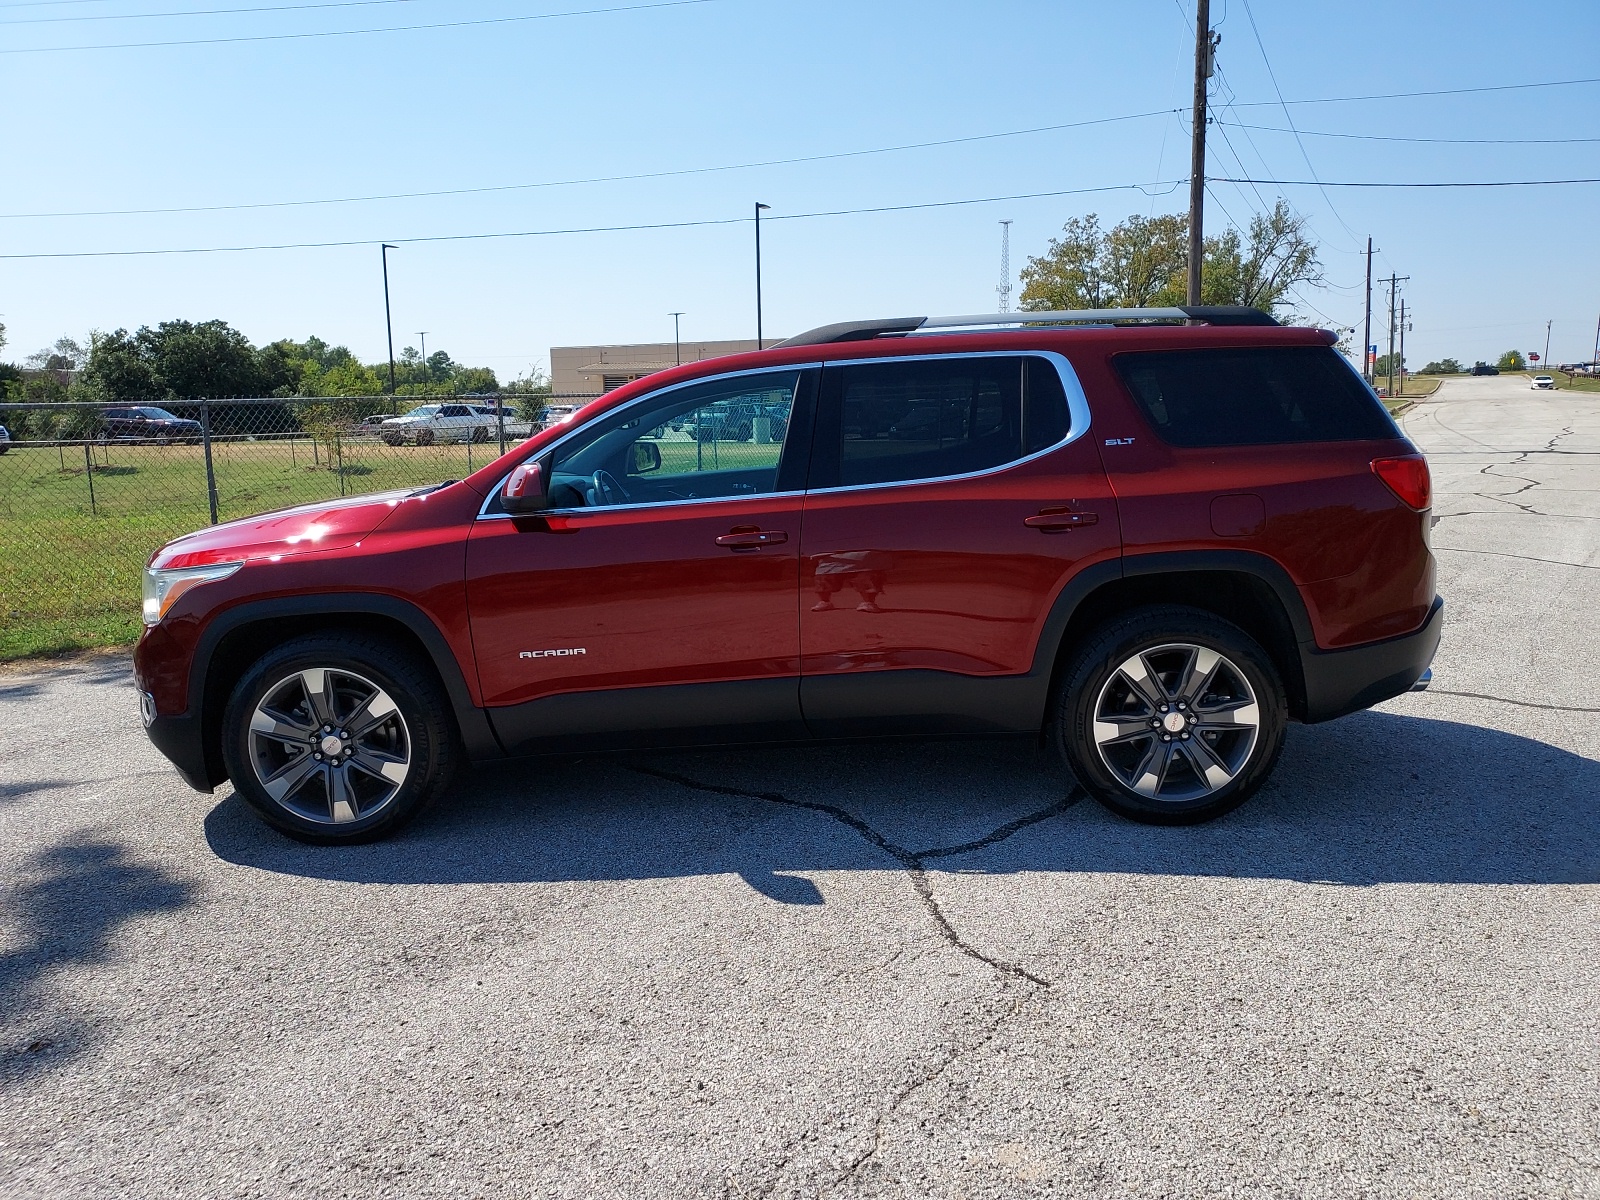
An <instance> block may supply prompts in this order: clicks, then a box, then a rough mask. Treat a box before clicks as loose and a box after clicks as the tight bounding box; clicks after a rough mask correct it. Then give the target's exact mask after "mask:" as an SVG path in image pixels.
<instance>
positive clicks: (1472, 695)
mask: <svg viewBox="0 0 1600 1200" xmlns="http://www.w3.org/2000/svg"><path fill="white" fill-rule="evenodd" d="M1417 695H1419V696H1460V697H1461V698H1463V699H1465V700H1494V701H1496V702H1497V703H1500V704H1515V705H1516V706H1517V707H1518V708H1538V709H1543V710H1545V711H1546V712H1569V713H1600V708H1577V707H1574V706H1572V705H1567V704H1539V703H1536V702H1534V701H1532V700H1513V699H1511V697H1509V696H1491V695H1489V694H1488V693H1487V692H1452V691H1448V690H1446V689H1445V688H1436V687H1430V688H1424V689H1423V690H1422V691H1420V692H1418V693H1417Z"/></svg>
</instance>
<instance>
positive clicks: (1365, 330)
mask: <svg viewBox="0 0 1600 1200" xmlns="http://www.w3.org/2000/svg"><path fill="white" fill-rule="evenodd" d="M1371 353H1372V239H1371V238H1368V239H1367V318H1366V320H1365V321H1363V322H1362V325H1361V378H1363V379H1365V380H1366V381H1367V382H1368V383H1369V384H1370V383H1371V382H1372V360H1371V358H1370V355H1371Z"/></svg>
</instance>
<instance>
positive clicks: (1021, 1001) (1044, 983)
mask: <svg viewBox="0 0 1600 1200" xmlns="http://www.w3.org/2000/svg"><path fill="white" fill-rule="evenodd" d="M627 768H628V770H630V771H633V772H634V773H635V774H639V775H646V776H649V777H651V778H654V779H661V780H665V781H667V782H668V783H675V784H677V785H678V786H679V787H685V788H689V789H692V790H694V791H699V792H709V793H710V794H712V795H714V796H737V797H740V798H742V799H748V800H764V801H766V802H767V803H769V804H779V805H783V806H785V807H787V808H799V809H805V810H806V811H808V812H815V813H821V814H822V815H823V816H827V817H832V818H833V819H834V820H835V821H838V822H839V823H840V824H842V825H844V826H846V827H847V828H849V829H851V830H853V831H854V832H855V833H856V834H857V835H859V836H860V837H862V838H864V839H865V840H866V841H867V842H869V843H871V844H872V845H873V846H875V847H877V848H878V849H879V850H881V851H883V852H884V853H885V854H887V855H888V856H889V857H890V858H893V859H894V860H895V861H896V862H898V863H899V864H900V865H901V866H902V867H903V868H904V869H905V872H906V874H907V875H908V876H909V877H910V879H911V886H912V888H913V890H915V892H916V893H917V899H919V900H920V901H922V905H923V907H924V908H925V909H927V911H928V915H929V916H930V917H931V918H933V923H934V925H935V927H936V928H937V929H938V931H939V936H940V938H941V939H942V940H943V941H944V942H945V943H946V944H947V945H949V946H950V947H952V948H953V949H955V950H958V951H960V952H961V953H962V954H964V955H966V956H967V957H969V958H972V959H976V960H977V961H978V962H981V963H984V964H986V965H988V966H989V967H992V968H993V969H994V970H995V971H997V972H998V973H999V974H1000V976H1001V987H1003V988H1006V989H1010V988H1011V987H1012V986H1013V983H1014V981H1019V980H1020V981H1023V982H1026V983H1031V984H1033V985H1034V989H1035V990H1030V991H1029V992H1027V993H1026V994H1024V995H1020V996H1018V995H1013V996H1012V1000H1011V1005H1010V1007H1009V1008H1007V1009H1006V1010H1005V1011H1004V1012H1001V1013H1000V1014H999V1015H998V1016H996V1017H995V1018H994V1019H992V1020H990V1021H989V1022H987V1023H986V1024H985V1025H984V1026H983V1028H982V1030H981V1032H980V1034H979V1036H978V1037H977V1038H976V1039H974V1040H972V1041H971V1042H969V1043H968V1044H966V1045H964V1046H959V1047H954V1048H952V1049H951V1050H950V1051H949V1052H948V1053H946V1054H945V1055H943V1056H942V1057H941V1058H940V1060H939V1061H938V1062H937V1063H935V1064H934V1065H933V1066H932V1067H931V1068H930V1069H928V1070H925V1071H923V1072H922V1073H921V1074H920V1075H919V1076H918V1077H917V1078H915V1079H913V1080H911V1081H910V1082H909V1083H907V1084H906V1085H905V1086H903V1087H902V1088H901V1089H900V1090H899V1091H898V1092H896V1093H895V1094H894V1096H893V1097H891V1098H890V1099H889V1101H888V1103H886V1104H885V1105H884V1106H883V1107H882V1108H881V1109H880V1110H879V1111H878V1115H877V1117H876V1118H875V1119H874V1121H873V1126H872V1141H871V1143H870V1144H869V1145H867V1146H866V1148H865V1149H863V1150H862V1151H861V1152H860V1153H858V1154H857V1155H856V1156H855V1157H854V1158H852V1159H851V1160H850V1162H849V1163H848V1165H846V1167H845V1168H844V1170H843V1171H841V1172H840V1173H839V1174H838V1175H837V1176H835V1177H834V1179H833V1180H832V1181H831V1182H830V1183H829V1184H827V1185H826V1188H825V1189H824V1190H825V1191H832V1190H833V1189H835V1188H837V1187H839V1186H840V1185H841V1184H844V1183H845V1182H847V1181H848V1180H850V1179H852V1178H854V1177H855V1176H857V1175H858V1174H859V1173H860V1172H861V1170H862V1169H863V1168H864V1167H865V1166H866V1165H867V1164H868V1163H870V1162H871V1161H872V1160H873V1159H874V1158H876V1157H877V1155H878V1152H879V1151H880V1150H881V1149H882V1148H883V1136H884V1131H885V1129H886V1127H887V1126H888V1124H889V1122H890V1121H891V1120H892V1119H893V1118H894V1116H895V1114H896V1113H898V1112H899V1111H900V1108H901V1106H902V1105H904V1104H905V1102H906V1101H907V1100H909V1099H910V1098H911V1097H912V1096H914V1095H916V1093H917V1092H919V1091H921V1090H922V1089H923V1088H925V1087H927V1086H928V1085H929V1084H930V1083H932V1082H934V1081H935V1080H936V1079H938V1078H939V1077H940V1076H941V1075H943V1074H944V1073H945V1072H946V1071H948V1070H949V1069H950V1068H951V1067H952V1066H954V1065H955V1064H956V1063H957V1062H959V1061H961V1060H962V1059H964V1058H967V1057H968V1056H970V1055H973V1054H976V1053H978V1052H979V1051H981V1050H982V1049H983V1048H984V1047H985V1046H987V1045H988V1044H989V1043H990V1042H992V1041H993V1040H994V1039H995V1037H996V1036H997V1035H998V1034H999V1032H1000V1027H1001V1026H1002V1025H1004V1024H1005V1023H1006V1022H1007V1021H1009V1020H1010V1019H1011V1018H1012V1017H1014V1016H1016V1014H1017V1013H1019V1012H1021V1011H1022V1008H1023V1006H1024V1005H1025V1004H1027V1003H1029V1002H1030V1001H1031V1000H1032V999H1033V998H1034V997H1035V996H1039V995H1042V994H1043V993H1044V992H1046V991H1048V990H1049V989H1050V988H1051V987H1052V986H1053V985H1052V984H1051V982H1050V980H1048V979H1045V978H1044V977H1043V976H1041V975H1036V974H1034V973H1033V972H1032V971H1030V970H1028V969H1027V968H1026V967H1024V966H1021V965H1020V964H1018V963H1011V962H1006V961H1005V960H1004V959H1000V958H996V957H994V956H993V955H989V954H985V953H983V951H981V950H979V949H977V948H976V947H974V946H973V945H971V944H970V943H969V942H968V941H967V940H966V939H965V938H963V937H962V936H961V934H960V933H959V932H958V931H957V930H956V928H955V926H954V925H952V924H951V923H950V919H949V917H947V916H946V915H945V912H944V909H943V907H941V905H940V904H939V899H938V897H937V896H935V895H934V891H933V883H932V881H931V880H930V879H929V878H928V870H927V863H928V860H930V859H938V858H952V857H955V856H956V855H960V854H970V853H971V852H973V851H975V850H983V849H986V848H987V847H989V846H993V845H996V844H997V843H999V842H1003V841H1005V840H1006V839H1007V838H1009V837H1011V836H1013V835H1014V834H1017V833H1019V832H1021V831H1022V830H1024V829H1027V828H1029V827H1030V826H1033V825H1037V824H1039V823H1040V822H1042V821H1047V820H1049V819H1050V818H1051V817H1054V816H1058V815H1060V814H1061V813H1063V812H1065V811H1066V810H1067V809H1069V808H1071V807H1072V806H1073V805H1074V804H1077V803H1078V801H1080V800H1082V799H1083V798H1084V797H1085V796H1086V795H1087V793H1085V792H1084V790H1083V789H1082V788H1081V787H1080V786H1078V785H1077V784H1076V783H1074V784H1073V786H1072V789H1071V790H1070V791H1069V792H1068V793H1067V794H1066V795H1065V796H1063V797H1062V798H1061V799H1060V800H1058V801H1056V802H1055V803H1054V804H1050V805H1046V806H1045V807H1044V808H1041V809H1037V810H1035V811H1034V812H1030V813H1025V814H1024V815H1022V816H1020V817H1018V818H1016V819H1015V820H1013V821H1007V822H1006V823H1005V824H1004V825H1001V826H1000V827H999V828H997V829H994V830H992V831H991V832H989V833H987V834H985V835H984V836H983V837H980V838H975V839H973V840H972V841H969V842H960V843H958V844H956V845H953V846H935V847H931V848H929V849H926V850H908V849H906V848H905V847H904V846H901V845H899V844H898V843H896V842H893V841H890V840H889V839H888V838H887V837H885V836H884V835H883V834H881V833H879V832H878V831H877V830H876V829H874V828H873V827H872V826H871V825H870V824H868V823H867V822H866V821H864V820H862V819H861V818H860V817H858V816H856V815H855V814H854V813H852V812H848V811H847V810H845V809H843V808H840V807H839V806H838V805H834V804H824V803H822V802H820V801H815V800H795V799H792V798H790V797H788V796H785V795H783V794H781V793H779V792H757V791H751V790H750V789H747V788H738V787H730V786H728V785H726V784H720V783H706V782H703V781H702V780H698V779H693V778H691V777H689V776H687V775H680V774H678V773H677V772H675V771H665V770H662V769H661V768H659V767H647V766H642V765H639V764H637V763H630V764H627ZM790 1158H792V1153H791V1154H786V1155H785V1156H784V1157H783V1159H782V1160H781V1161H780V1162H779V1163H778V1164H777V1166H776V1167H775V1168H773V1176H772V1183H771V1184H770V1185H768V1186H767V1187H765V1188H764V1189H762V1190H761V1191H760V1192H759V1193H758V1194H760V1195H763V1196H770V1195H771V1194H772V1193H773V1191H774V1190H776V1188H777V1187H778V1185H779V1183H780V1181H781V1178H780V1177H781V1175H782V1173H783V1171H784V1169H785V1168H786V1167H787V1166H788V1164H789V1161H790ZM728 1191H729V1192H736V1193H737V1194H739V1195H741V1196H742V1195H744V1194H745V1193H744V1192H743V1190H742V1189H740V1188H739V1187H738V1185H737V1184H736V1183H735V1182H734V1181H733V1180H729V1181H728Z"/></svg>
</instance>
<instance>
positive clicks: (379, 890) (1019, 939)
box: [0, 378, 1600, 1198]
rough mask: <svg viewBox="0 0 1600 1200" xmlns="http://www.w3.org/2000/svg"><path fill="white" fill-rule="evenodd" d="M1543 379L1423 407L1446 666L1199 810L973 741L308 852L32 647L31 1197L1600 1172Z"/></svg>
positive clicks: (16, 1147)
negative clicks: (1156, 824) (1244, 797)
mask: <svg viewBox="0 0 1600 1200" xmlns="http://www.w3.org/2000/svg"><path fill="white" fill-rule="evenodd" d="M1520 384H1521V381H1520V380H1507V379H1504V378H1501V379H1483V380H1459V381H1453V382H1451V383H1449V384H1447V385H1446V386H1445V387H1444V388H1443V389H1442V390H1441V391H1440V392H1439V393H1438V394H1437V395H1436V396H1435V397H1434V398H1432V399H1430V400H1428V401H1426V402H1424V403H1422V404H1419V405H1417V406H1416V407H1415V408H1413V409H1411V410H1410V411H1409V412H1408V413H1407V414H1406V416H1405V418H1404V421H1405V424H1406V426H1407V428H1408V429H1409V431H1410V432H1411V434H1412V435H1413V436H1414V437H1415V438H1416V439H1417V440H1418V441H1419V442H1420V443H1421V444H1422V445H1423V446H1424V447H1425V448H1426V449H1427V450H1428V452H1429V454H1430V456H1431V459H1432V463H1433V469H1434V476H1435V483H1436V487H1437V490H1438V501H1437V513H1438V517H1439V521H1438V524H1437V527H1436V528H1435V529H1434V538H1435V545H1436V548H1437V549H1438V552H1439V565H1440V581H1441V589H1442V591H1443V592H1444V594H1445V595H1446V597H1447V600H1448V605H1449V607H1448V610H1447V618H1448V625H1447V628H1446V633H1445V640H1444V644H1443V647H1442V649H1441V651H1440V654H1439V658H1438V660H1437V662H1436V663H1435V677H1436V683H1435V688H1434V690H1433V691H1431V692H1429V693H1427V694H1424V695H1413V696H1406V697H1402V698H1400V699H1397V700H1395V701H1391V702H1389V703H1387V704H1384V705H1382V706H1381V707H1380V708H1379V709H1377V710H1376V711H1373V712H1370V713H1365V714H1360V715H1357V716H1354V717H1351V718H1348V719H1346V720H1343V721H1338V722H1334V723H1331V724H1328V725H1323V726H1318V727H1313V728H1299V727H1295V728H1292V729H1291V731H1290V734H1289V739H1288V746H1287V750H1286V752H1285V754H1284V758H1283V762H1282V765H1281V766H1280V767H1279V769H1278V772H1277V774H1276V776H1275V778H1274V781H1273V782H1272V783H1271V785H1270V786H1269V787H1268V788H1267V789H1266V791H1265V792H1264V793H1263V794H1262V795H1260V796H1259V797H1257V798H1256V799H1255V800H1253V801H1252V802H1251V803H1250V804H1248V805H1246V806H1245V807H1244V808H1243V809H1241V810H1240V811H1238V812H1237V813H1235V814H1233V815H1231V816H1229V817H1227V818H1225V819H1224V820H1222V821H1220V822H1217V823H1215V824H1212V825H1209V826H1205V827H1202V828H1197V829H1151V828H1144V827H1140V826H1135V825H1131V824H1126V823H1123V822H1120V821H1118V820H1116V819H1114V818H1112V817H1111V816H1110V815H1109V814H1107V813H1106V812H1105V811H1103V810H1102V809H1100V808H1099V807H1098V806H1097V805H1095V804H1093V803H1089V802H1085V803H1078V804H1074V803H1071V801H1070V796H1071V793H1070V786H1069V781H1068V780H1067V779H1066V778H1065V777H1064V776H1063V774H1062V773H1061V771H1060V770H1059V769H1058V768H1057V767H1056V766H1055V764H1054V763H1053V762H1052V761H1051V760H1049V759H1048V758H1046V757H1044V756H1042V755H1040V754H1037V753H1035V752H1033V751H1031V750H1027V749H1018V748H1016V747H1013V746H1006V745H993V744H985V745H966V744H952V743H949V742H944V743H927V744H917V745H901V746H890V747H883V746H879V747H873V748H865V749H863V748H846V749H839V748H831V749H822V750H810V751H801V750H782V751H771V750H763V751H759V752H754V751H752V752H739V753H697V754H686V755H660V754H652V755H639V756H633V757H629V758H624V759H590V760H587V761H578V762H564V763H555V762H551V763H542V764H537V765H533V766H522V767H518V768H515V769H499V770H495V771H485V772H481V773H479V774H476V775H474V776H473V777H471V778H470V779H469V780H468V781H467V783H466V784H465V785H464V787H463V789H462V791H461V794H460V795H459V796H458V797H456V798H455V799H454V800H453V802H451V803H449V804H448V805H445V806H443V807H440V808H438V809H436V810H435V811H434V812H432V813H431V814H430V815H429V816H427V817H426V818H425V819H424V820H423V821H422V822H421V823H420V824H419V825H417V826H415V827H414V828H413V829H412V830H410V831H409V832H408V833H407V834H406V835H405V836H403V837H402V838H401V839H399V840H397V841H393V842H390V843H387V844H382V845H377V846H368V847H361V848H356V849H346V850H328V849H309V848H305V847H301V846H298V845H295V844H292V843H290V842H287V841H285V840H284V839H282V838H280V837H278V836H277V835H275V834H273V833H272V832H270V831H269V830H267V829H265V828H264V827H262V826H261V825H259V824H258V823H256V822H255V821H254V820H252V819H251V818H250V817H249V816H248V815H247V814H246V813H244V812H243V811H241V805H240V804H239V803H238V802H237V801H235V800H234V799H232V798H231V796H230V795H229V794H228V792H227V790H226V789H223V790H222V791H220V792H219V793H218V795H217V796H216V797H202V796H198V795H196V794H194V793H192V792H189V791H187V790H186V789H185V788H184V787H183V786H182V785H181V784H180V783H179V781H178V780H177V778H176V776H175V775H174V774H173V773H172V772H171V771H170V770H169V769H168V768H167V767H166V766H165V764H164V763H163V761H162V760H161V759H160V758H159V757H158V756H157V755H156V753H155V752H154V750H152V749H151V748H150V747H149V746H148V745H147V744H146V742H145V739H144V736H143V734H142V733H141V732H140V730H139V725H138V721H137V718H136V716H135V710H134V697H133V693H132V690H131V686H130V683H129V679H128V671H127V664H126V660H125V659H124V658H121V657H110V658H103V659H89V660H82V661H80V662H78V663H76V664H73V665H70V666H66V667H61V668H57V669H54V670H51V671H48V672H43V673H28V672H27V671H22V672H18V671H12V672H10V673H8V674H6V675H4V676H0V713H3V715H4V718H5V729H6V733H7V739H8V740H7V744H6V745H5V747H4V750H3V751H0V830H3V836H0V864H3V876H0V882H3V885H4V888H5V893H6V894H5V898H4V903H3V906H0V930H3V931H4V932H3V934H0V937H3V940H0V1092H3V1096H0V1194H4V1195H7V1196H19V1197H21V1196H29V1197H32V1196H108V1197H109V1196H118V1197H121V1196H129V1195H148V1196H155V1195H160V1196H194V1197H209V1196H218V1195H224V1194H226V1195H230V1196H234V1195H236V1196H273V1197H277V1196H297V1197H299V1196H304V1197H333V1196H346V1195H356V1194H362V1195H373V1196H408V1197H409V1196H450V1197H467V1196H485V1197H489V1196H493V1197H499V1196H522V1195H526V1196H541V1197H544V1196H552V1197H568V1196H570V1197H587V1196H630V1197H645V1196H664V1197H665V1196H673V1197H676V1196H702V1195H703V1196H729V1197H739V1196H795V1197H812V1196H884V1197H890V1196H894V1197H958V1196H959V1197H987V1196H992V1197H1018V1196H1034V1195H1038V1196H1044V1195H1057V1196H1059V1195H1074V1196H1152V1195H1183V1196H1231V1197H1245V1196H1250V1197H1255V1196H1261V1197H1265V1196H1286V1195H1292V1196H1297V1197H1313V1196H1314V1197H1339V1198H1347V1197H1364V1196H1374V1197H1376V1196H1401V1195H1405V1196H1411V1195H1419V1196H1451V1197H1485V1198H1487V1197H1495V1198H1499V1197H1511V1196H1561V1197H1577V1196H1600V987H1597V985H1596V984H1597V980H1600V889H1597V886H1596V884H1597V882H1600V799H1597V797H1600V763H1597V759H1600V664H1597V658H1600V655H1597V644H1596V639H1595V635H1594V632H1593V628H1594V627H1593V624H1592V620H1593V612H1594V608H1595V601H1596V598H1597V597H1600V521H1597V518H1600V499H1597V496H1600V466H1597V464H1600V397H1593V396H1591V397H1582V396H1572V395H1569V394H1565V393H1555V394H1549V393H1533V392H1531V391H1529V390H1527V389H1526V387H1525V386H1519V385H1520Z"/></svg>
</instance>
